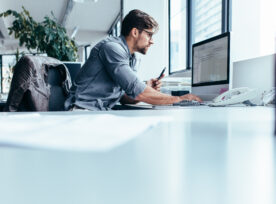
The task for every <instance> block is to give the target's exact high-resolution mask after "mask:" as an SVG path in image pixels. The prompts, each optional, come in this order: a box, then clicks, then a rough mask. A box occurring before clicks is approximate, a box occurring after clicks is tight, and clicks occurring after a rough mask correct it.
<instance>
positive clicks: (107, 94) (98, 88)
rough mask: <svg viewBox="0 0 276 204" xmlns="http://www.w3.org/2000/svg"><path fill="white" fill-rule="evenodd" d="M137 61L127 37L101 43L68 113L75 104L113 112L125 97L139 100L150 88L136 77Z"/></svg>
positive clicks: (80, 77) (79, 79)
mask: <svg viewBox="0 0 276 204" xmlns="http://www.w3.org/2000/svg"><path fill="white" fill-rule="evenodd" d="M136 61H137V60H136V57H135V55H131V54H130V51H129V49H128V46H127V43H126V40H125V38H124V37H123V36H120V37H108V38H106V39H104V40H102V41H101V42H99V43H98V44H97V45H96V46H95V47H94V48H93V49H92V50H91V53H90V56H89V58H88V60H87V61H86V62H85V64H84V65H83V67H82V68H81V70H80V72H79V73H78V75H77V77H76V79H75V81H74V83H73V86H72V88H71V90H70V96H69V97H68V98H67V100H66V101H65V109H66V110H68V109H69V108H70V107H71V106H72V105H73V104H75V105H77V106H79V107H82V108H85V109H89V110H109V109H111V108H112V107H113V106H114V105H115V104H116V103H117V102H118V101H119V100H120V99H121V97H122V96H123V95H124V94H125V93H126V94H127V95H128V96H130V97H131V98H136V96H138V95H139V94H140V93H142V92H143V91H144V89H145V88H146V85H145V84H144V83H143V82H141V81H140V80H139V79H138V78H137V76H136V73H135V72H136V68H135V66H136Z"/></svg>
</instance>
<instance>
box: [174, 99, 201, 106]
mask: <svg viewBox="0 0 276 204" xmlns="http://www.w3.org/2000/svg"><path fill="white" fill-rule="evenodd" d="M200 105H204V104H203V103H200V102H198V101H189V100H183V101H180V102H178V103H174V104H173V106H200Z"/></svg>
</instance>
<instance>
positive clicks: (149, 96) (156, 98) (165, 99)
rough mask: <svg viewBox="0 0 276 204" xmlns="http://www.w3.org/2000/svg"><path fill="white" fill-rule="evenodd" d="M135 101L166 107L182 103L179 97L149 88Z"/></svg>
mask: <svg viewBox="0 0 276 204" xmlns="http://www.w3.org/2000/svg"><path fill="white" fill-rule="evenodd" d="M135 100H138V101H143V102H146V103H149V104H153V105H157V104H160V105H166V104H172V103H177V102H179V101H181V98H180V97H178V96H171V95H168V94H164V93H160V92H158V91H156V90H154V89H153V88H151V87H149V86H147V87H146V88H145V90H144V91H143V92H142V93H141V94H139V95H138V96H137V97H136V98H135Z"/></svg>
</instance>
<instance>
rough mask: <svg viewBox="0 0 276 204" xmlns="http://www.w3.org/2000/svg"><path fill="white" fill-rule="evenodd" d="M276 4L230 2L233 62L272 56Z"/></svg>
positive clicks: (251, 0) (270, 1)
mask: <svg viewBox="0 0 276 204" xmlns="http://www.w3.org/2000/svg"><path fill="white" fill-rule="evenodd" d="M275 11H276V1H275V0H242V1H241V0H232V40H231V42H232V45H231V50H232V60H233V61H234V62H235V61H239V60H244V59H250V58H255V57H259V56H264V55H269V54H272V53H275V43H274V40H275V32H276V20H275V19H276V12H275Z"/></svg>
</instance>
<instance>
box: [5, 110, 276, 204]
mask: <svg viewBox="0 0 276 204" xmlns="http://www.w3.org/2000/svg"><path fill="white" fill-rule="evenodd" d="M110 113H111V114H114V115H120V116H127V117H129V118H130V120H131V118H132V117H136V116H152V115H155V116H168V117H171V118H172V121H169V122H162V123H160V124H159V125H157V126H155V127H154V128H151V129H149V130H148V131H146V132H145V133H144V134H141V135H139V136H138V137H136V138H134V139H133V140H130V141H128V142H127V143H125V144H123V145H120V146H117V147H115V148H113V149H111V150H109V151H107V152H97V151H94V152H89V151H88V152H72V151H58V150H45V149H44V150H41V149H29V148H17V147H8V146H3V145H2V146H1V147H0V165H1V168H0V203H8V204H15V203H28V204H37V203H40V204H44V203H45V204H46V203H47V204H48V203H59V204H60V203H66V204H71V203H72V204H73V203H74V204H75V203H83V204H86V203H97V204H102V203H104V204H106V203H120V204H124V203H132V204H133V203H134V204H136V203H137V204H141V203H143V204H155V203H156V204H165V203H169V204H183V203H189V204H202V203H204V204H240V203H250V204H275V203H276V197H275V192H276V176H275V172H276V138H275V136H274V135H273V131H274V108H266V107H246V108H239V107H229V108H206V107H187V108H184V109H178V110H143V111H141V110H140V111H137V110H133V111H113V112H110ZM49 114H56V115H59V114H61V115H64V116H65V117H66V115H67V114H75V115H79V116H80V117H81V116H82V115H86V114H102V113H100V112H93V113H89V112H88V113H87V112H81V113H41V116H42V117H43V115H49ZM137 125H139V124H137ZM105 127H106V126H105ZM106 128H108V127H106ZM87 130H88V131H91V135H93V130H89V126H88V127H87ZM114 131H116V130H114Z"/></svg>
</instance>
